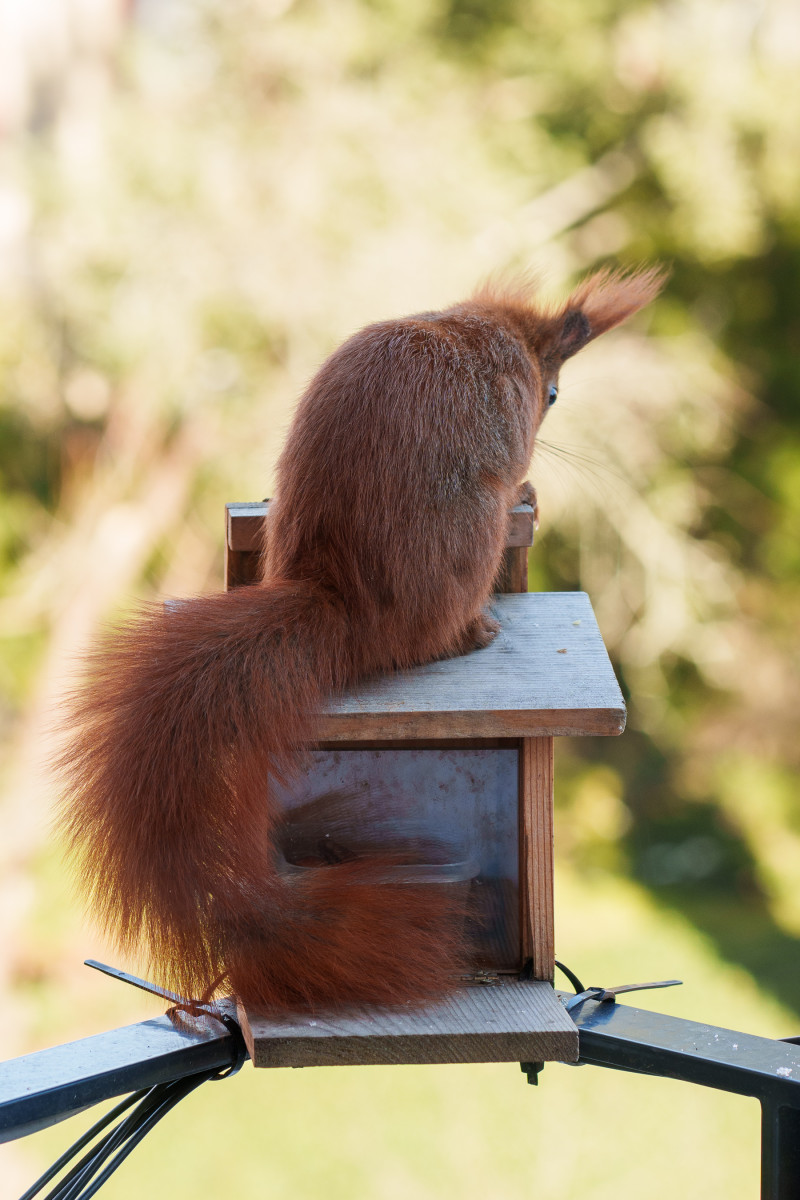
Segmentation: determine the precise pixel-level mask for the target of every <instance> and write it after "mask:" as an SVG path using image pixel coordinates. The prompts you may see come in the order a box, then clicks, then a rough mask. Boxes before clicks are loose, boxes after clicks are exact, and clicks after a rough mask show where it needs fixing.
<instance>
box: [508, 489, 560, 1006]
mask: <svg viewBox="0 0 800 1200" xmlns="http://www.w3.org/2000/svg"><path fill="white" fill-rule="evenodd" d="M533 534H534V524H533V511H532V510H531V509H530V508H527V506H523V505H520V507H519V508H517V509H515V510H514V512H513V513H512V517H511V524H510V526H509V536H508V543H507V546H506V550H505V552H504V554H503V563H502V566H501V568H500V572H499V573H498V577H497V590H498V592H515V593H519V592H527V590H528V547H529V546H532V545H533ZM553 875H554V863H553V739H552V738H551V737H531V738H521V739H520V752H519V899H520V932H521V940H522V962H523V964H525V963H528V962H530V963H531V967H532V970H531V974H532V976H533V978H534V979H543V980H546V981H547V982H550V983H552V981H553V976H554V974H555V926H554V910H553Z"/></svg>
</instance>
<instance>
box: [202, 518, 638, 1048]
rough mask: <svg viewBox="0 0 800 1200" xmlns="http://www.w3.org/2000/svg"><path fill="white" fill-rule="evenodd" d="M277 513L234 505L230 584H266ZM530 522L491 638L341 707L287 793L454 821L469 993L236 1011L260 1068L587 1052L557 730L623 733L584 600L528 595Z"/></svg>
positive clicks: (516, 547) (570, 595)
mask: <svg viewBox="0 0 800 1200" xmlns="http://www.w3.org/2000/svg"><path fill="white" fill-rule="evenodd" d="M267 508H268V505H267V503H262V504H229V505H228V506H227V538H226V562H225V571H226V587H227V588H232V587H238V586H242V585H246V584H247V583H250V582H252V581H253V580H254V579H255V578H256V576H257V569H258V551H259V547H260V545H261V539H262V536H263V522H264V520H265V518H266V515H267ZM533 532H534V514H533V510H532V509H531V508H530V507H529V506H528V505H519V506H518V507H517V508H515V509H513V510H512V512H511V513H510V518H509V532H508V539H507V548H506V551H505V556H504V563H503V569H502V571H501V574H500V579H499V589H500V590H499V591H498V592H497V594H495V595H494V596H493V598H492V603H491V609H492V615H493V616H494V617H496V619H497V620H498V621H499V622H500V632H499V634H498V635H497V637H496V638H495V639H494V641H493V642H492V643H491V644H490V645H489V646H488V647H487V648H486V649H483V650H479V651H475V652H473V653H471V654H467V655H464V656H462V657H459V658H450V659H445V660H442V661H438V662H433V663H429V664H428V665H426V666H424V667H418V668H415V669H413V670H409V671H401V672H397V673H396V674H394V675H391V676H386V677H384V678H380V679H376V680H371V681H369V682H365V683H362V684H360V685H359V686H358V687H357V688H356V689H354V690H353V691H350V692H348V693H346V694H345V695H344V696H342V697H340V698H337V699H335V700H332V701H331V702H330V703H329V705H328V707H327V709H326V711H325V713H324V715H323V718H322V721H321V724H320V728H319V738H320V740H319V743H318V744H317V746H316V747H315V748H314V749H313V750H312V752H311V754H310V757H309V760H308V763H307V765H306V767H305V769H304V773H303V775H302V777H301V778H300V779H299V780H298V781H296V782H295V783H294V784H293V785H292V786H291V787H289V788H285V789H283V791H282V792H281V793H280V794H279V798H280V800H281V802H282V803H284V804H285V805H287V806H288V807H289V808H291V807H292V805H293V804H299V803H300V802H301V800H302V802H303V803H307V802H309V801H311V802H313V800H314V798H315V797H316V796H324V795H329V794H332V793H333V794H336V795H348V794H351V795H352V794H360V795H364V796H367V797H370V796H372V795H374V796H375V797H376V801H375V803H376V810H375V820H376V824H377V826H378V828H379V825H380V820H381V808H382V806H384V805H385V804H386V803H387V802H389V803H398V802H399V803H400V804H401V806H402V808H403V811H402V813H401V814H397V813H394V814H393V816H394V817H395V818H396V819H398V818H399V819H402V820H404V821H407V822H408V823H409V827H411V826H413V827H415V828H430V829H435V830H446V833H447V839H448V842H449V844H450V845H452V846H454V847H457V849H456V850H454V851H453V854H452V855H451V859H452V861H450V862H447V863H441V864H440V871H444V872H445V873H446V872H447V871H449V872H450V875H449V876H448V877H447V878H448V880H449V881H450V882H452V883H453V884H455V885H458V886H462V887H463V886H468V887H470V888H471V889H472V894H473V896H474V897H475V904H476V906H477V910H478V911H479V913H480V920H479V921H478V922H476V929H477V930H478V932H477V933H476V935H475V938H474V947H473V959H474V961H473V963H472V965H471V967H470V969H469V971H468V973H467V974H466V975H465V976H464V977H463V979H462V980H461V983H462V984H463V986H461V987H459V988H458V989H457V991H456V993H455V995H454V996H453V997H452V998H451V999H449V1000H447V1001H446V1002H443V1003H441V1004H438V1005H436V1006H433V1007H430V1006H429V1007H427V1008H421V1009H416V1010H413V1011H411V1010H409V1011H406V1010H403V1011H401V1012H397V1011H391V1012H387V1011H383V1010H381V1011H378V1010H376V1011H375V1012H374V1013H364V1012H359V1013H358V1014H353V1015H345V1016H343V1015H341V1014H330V1015H329V1016H326V1015H325V1014H317V1015H316V1016H314V1017H309V1016H308V1015H307V1014H298V1016H297V1017H296V1018H294V1019H287V1018H283V1019H280V1020H275V1019H271V1018H268V1017H264V1016H262V1015H259V1014H256V1013H253V1012H248V1011H247V1010H246V1009H245V1008H244V1007H242V1006H240V1012H239V1016H240V1020H241V1024H242V1028H243V1031H244V1033H245V1037H246V1040H247V1043H248V1047H249V1050H250V1054H251V1057H252V1060H253V1062H254V1064H255V1066H257V1067H266V1066H316V1065H329V1064H335V1063H348V1064H357V1063H396V1062H406V1063H408V1062H415V1063H423V1062H490V1061H491V1062H498V1061H538V1062H545V1061H549V1060H550V1061H552V1060H557V1061H575V1060H576V1059H577V1054H578V1038H577V1031H576V1028H575V1026H574V1024H573V1022H572V1020H571V1019H570V1017H569V1016H568V1014H567V1013H566V1012H565V1010H564V1008H563V1007H562V1005H561V1003H560V1002H559V1000H558V998H557V996H556V993H555V991H554V990H553V987H552V980H553V972H554V953H555V951H554V917H553V739H554V738H555V737H585V736H590V735H601V736H608V735H615V734H619V733H621V732H622V730H623V728H624V725H625V705H624V702H623V699H622V695H621V693H620V690H619V686H618V684H617V681H616V679H615V677H614V672H613V670H612V668H611V664H610V662H609V659H608V654H607V653H606V649H605V646H604V644H603V640H602V637H601V636H600V632H599V630H598V628H597V622H596V621H595V618H594V614H593V612H592V608H591V604H590V603H589V599H588V597H587V596H586V595H585V594H584V593H582V592H536V593H529V592H528V591H527V554H528V547H529V546H530V545H532V544H533ZM395 798H401V799H400V800H399V801H397V800H396V799H395ZM402 969H403V966H402V963H398V971H402Z"/></svg>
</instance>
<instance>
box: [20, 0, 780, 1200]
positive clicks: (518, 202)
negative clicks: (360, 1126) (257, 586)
mask: <svg viewBox="0 0 800 1200" xmlns="http://www.w3.org/2000/svg"><path fill="white" fill-rule="evenodd" d="M57 7H58V6H54V11H55V8H57ZM69 7H70V6H69V5H66V6H65V8H69ZM79 7H80V6H77V5H76V6H75V13H74V14H73V15H74V17H75V22H76V23H75V29H77V30H78V33H73V35H70V36H73V41H72V42H69V39H68V38H67V35H66V34H65V35H64V37H65V38H67V40H66V41H65V42H64V44H63V45H61V50H60V51H59V53H58V54H56V53H55V52H53V57H52V61H48V60H47V56H46V53H45V50H44V49H41V48H40V50H39V51H38V52H37V54H38V57H37V58H36V69H35V70H34V69H31V72H30V77H29V80H28V85H29V86H28V89H27V91H26V92H25V96H24V97H23V100H24V102H23V101H20V104H19V106H18V111H17V116H16V119H15V121H12V120H11V118H10V117H8V114H6V115H5V117H6V118H8V119H5V118H4V128H5V130H6V133H5V139H4V141H3V143H2V145H0V482H1V483H2V491H1V493H0V611H2V614H3V633H2V636H3V639H4V650H5V651H6V653H5V654H4V661H3V666H2V671H0V688H2V695H1V696H0V732H2V733H3V736H4V745H5V747H6V749H7V754H6V756H5V763H6V765H5V769H4V779H5V800H4V802H3V803H4V810H3V811H4V828H5V829H6V831H7V834H8V837H7V845H6V847H5V850H4V854H5V859H4V870H5V871H6V876H7V878H8V879H10V880H11V881H12V884H10V885H9V886H8V888H7V889H6V890H7V896H6V894H5V893H4V894H3V896H0V903H3V904H4V908H5V910H6V911H7V912H8V913H9V914H10V917H9V921H10V924H9V928H11V929H12V931H13V935H12V936H9V938H8V939H7V946H6V950H5V955H6V958H5V959H4V960H3V965H4V967H5V968H6V976H7V984H8V994H9V995H20V996H22V997H23V998H24V1004H22V1005H20V1007H18V1008H17V1009H16V1010H14V1012H15V1020H17V1019H18V1018H19V1019H21V1018H20V1012H21V1009H22V1008H23V1007H24V1008H25V1011H26V1018H25V1019H26V1020H27V1022H28V1036H29V1037H30V1038H31V1039H33V1040H35V1039H36V1038H38V1037H39V1036H40V1035H41V1036H45V1034H44V1032H43V1030H44V1026H47V1028H48V1029H51V1028H52V1026H51V1025H50V1021H51V1019H52V1017H53V1013H54V1011H55V1010H56V1009H57V1008H58V1004H57V1003H56V998H57V997H58V996H62V997H63V996H65V995H67V996H69V997H71V1004H73V1005H75V1006H81V1005H83V1004H84V1003H86V1004H87V1005H88V1007H87V1008H86V1009H85V1020H86V1022H87V1024H86V1025H85V1026H84V1027H83V1032H89V1031H90V1029H91V1027H92V1025H91V1014H92V1012H93V1010H92V1009H91V1005H90V1004H89V1002H88V1001H87V987H86V985H85V984H81V983H79V982H76V979H75V977H74V974H73V973H72V970H71V968H70V967H69V966H68V965H67V960H68V958H69V957H70V955H71V956H72V959H75V960H77V959H79V957H80V955H81V952H82V950H84V949H85V943H84V942H82V941H80V939H79V935H78V933H77V930H78V929H79V921H80V917H79V915H78V914H77V910H76V909H75V908H69V907H68V906H67V904H66V900H65V885H64V881H63V877H62V875H61V874H60V872H59V871H58V870H55V869H53V868H52V866H50V867H47V868H46V869H44V868H43V867H42V860H41V854H42V845H43V843H44V841H45V840H46V837H47V826H46V820H47V816H46V814H47V806H48V804H49V801H50V794H49V790H48V786H47V785H46V784H45V785H40V786H38V787H37V786H35V785H34V783H33V766H34V764H35V762H36V761H38V760H39V759H41V758H43V757H44V751H43V745H44V740H45V739H44V731H45V727H46V724H47V719H48V718H47V711H48V709H49V708H50V707H52V705H53V704H55V703H57V698H58V696H59V694H60V692H61V691H62V690H63V687H64V686H65V676H66V674H67V671H68V666H69V663H70V662H71V661H72V659H73V658H74V656H75V655H76V654H77V652H78V651H79V650H80V648H81V646H83V645H85V644H86V642H87V641H88V640H89V639H90V638H91V637H92V636H93V635H94V634H95V633H96V631H97V628H98V626H99V624H100V623H101V622H102V621H103V620H105V619H107V618H108V617H109V616H110V615H113V614H114V613H115V612H117V611H118V610H120V609H121V608H125V607H127V606H128V605H129V604H130V603H131V602H132V598H133V597H135V596H142V595H145V596H148V595H156V594H163V593H171V592H173V593H180V592H191V591H196V590H201V589H204V588H210V587H216V586H219V581H220V577H221V544H222V525H221V506H222V503H223V502H224V501H225V500H231V499H256V498H259V497H261V496H263V495H266V494H267V493H268V492H269V490H270V488H271V486H272V469H273V464H274V460H275V456H276V454H277V451H278V449H279V447H280V444H281V441H282V438H283V434H284V431H285V429H286V426H287V424H288V418H289V413H290V411H291V405H292V403H293V401H294V399H295V398H296V397H297V396H298V395H299V394H300V392H301V391H302V388H303V386H304V383H305V381H306V380H307V379H308V378H309V376H310V375H311V373H312V372H313V370H314V369H315V367H316V365H317V364H318V363H319V362H320V361H321V359H322V358H323V357H324V355H325V354H326V353H328V352H329V350H330V349H331V348H332V347H333V346H334V345H336V344H337V342H338V341H339V340H341V338H342V337H344V336H345V335H346V334H348V333H349V332H350V331H351V330H352V329H354V328H355V327H357V326H358V325H359V324H362V323H364V322H366V321H369V320H372V319H377V318H381V317H384V316H389V315H394V314H399V313H402V312H405V311H409V310H414V309H425V308H431V307H435V306H436V305H438V304H442V303H447V302H448V301H451V300H453V299H456V298H460V296H461V295H463V294H464V293H466V292H467V291H468V290H469V289H470V288H471V287H472V286H474V284H475V283H477V282H478V281H479V280H480V279H481V278H482V277H484V276H486V275H487V274H489V273H490V272H493V271H509V272H512V273H513V272H514V271H519V270H525V269H528V268H531V267H532V268H534V269H536V270H538V271H540V272H541V274H542V275H543V276H544V277H545V278H546V281H547V287H548V288H549V289H550V290H553V291H558V290H562V291H563V289H564V288H565V287H566V286H568V284H569V283H570V282H571V281H572V279H574V278H575V277H576V276H578V275H579V274H580V273H581V272H584V271H586V270H590V269H592V268H594V267H596V266H597V265H602V264H604V263H606V262H613V263H619V262H621V263H623V264H628V263H636V262H639V261H642V260H657V261H666V262H667V263H668V264H670V266H671V268H672V277H671V281H670V283H669V285H668V289H667V291H666V293H665V294H664V296H663V297H662V298H661V299H660V300H659V301H658V302H657V304H656V305H655V306H654V307H653V309H652V311H651V312H649V313H646V314H643V315H642V316H641V318H640V319H639V320H638V321H637V322H634V323H633V325H632V327H631V328H630V329H627V330H625V331H622V332H620V333H618V334H615V335H613V336H611V337H609V338H608V339H604V340H603V341H602V342H601V343H598V345H597V346H596V347H593V348H592V349H591V350H588V351H587V352H586V354H585V355H582V356H580V358H579V359H577V360H576V362H575V363H574V364H570V367H569V368H568V370H567V371H565V373H564V378H563V380H562V391H561V396H560V399H559V404H558V405H557V406H556V408H555V409H554V411H553V413H552V415H551V416H550V417H549V418H548V422H547V425H546V427H545V429H544V431H543V444H542V446H541V447H540V448H539V449H537V453H536V456H535V461H534V465H533V468H532V472H531V474H532V478H533V479H534V481H535V483H536V484H537V487H538V489H539V495H540V501H541V505H542V513H543V523H542V531H541V536H540V539H539V542H538V544H537V546H536V547H535V549H534V552H533V554H532V556H531V586H534V587H546V588H567V589H570V588H575V587H584V588H585V589H586V590H587V591H588V592H589V593H590V595H591V597H592V600H593V602H594V604H595V607H596V610H597V612H598V617H599V620H600V624H601V628H602V630H603V632H604V635H605V637H606V639H607V642H608V645H609V649H610V651H611V654H612V657H613V659H614V662H615V666H616V667H617V670H618V673H619V675H620V678H621V680H622V682H623V686H624V689H625V692H626V695H627V697H628V700H629V705H630V721H629V729H628V732H627V733H626V734H625V736H624V737H623V738H621V739H611V740H608V741H599V740H595V739H593V740H591V741H590V742H587V743H585V744H582V745H580V746H576V745H575V744H570V745H565V746H562V747H560V748H559V770H558V776H557V778H558V781H559V794H558V804H559V812H558V834H557V845H558V849H559V853H560V855H561V860H562V866H561V870H562V872H564V873H565V875H566V877H567V878H569V879H573V878H578V877H579V878H580V880H581V884H580V888H582V889H583V891H580V895H581V901H580V904H583V905H586V904H588V903H589V902H588V899H587V897H589V896H590V895H591V894H592V891H593V889H597V890H599V891H600V892H601V893H602V891H603V889H604V888H617V889H618V892H617V893H616V894H617V895H618V896H624V897H625V898H627V902H628V903H629V905H630V906H631V911H633V910H634V909H635V908H636V905H637V904H638V905H641V904H643V903H645V904H648V905H652V908H649V909H647V910H646V911H648V912H649V913H650V918H649V919H650V921H651V924H652V928H653V929H656V928H658V929H659V930H662V929H663V928H665V927H666V926H665V925H664V924H663V922H665V921H666V922H668V921H669V920H670V919H672V918H675V919H678V918H680V919H682V920H684V921H686V922H687V923H690V924H691V925H693V926H694V927H695V928H696V929H697V930H699V931H700V933H701V937H702V944H703V945H704V946H706V947H707V948H708V955H709V956H711V957H714V961H719V962H722V961H724V960H727V962H728V963H729V964H731V966H730V970H731V971H732V972H733V975H732V976H731V978H734V977H735V978H741V977H740V976H737V975H736V971H737V969H738V968H739V967H741V968H744V969H745V970H746V971H747V972H749V973H750V974H751V975H752V976H754V977H755V978H756V979H757V980H758V984H759V987H760V989H761V992H760V994H761V996H762V997H767V996H768V995H769V994H770V993H771V994H772V997H773V998H775V999H777V1000H780V1001H781V1002H782V1003H783V1004H784V1005H785V1006H786V1007H787V1008H790V1009H791V1010H793V1011H794V1012H795V1013H798V1012H800V1002H799V1001H798V986H797V983H798V962H799V961H800V956H799V955H798V950H799V949H800V893H799V892H798V887H797V882H798V876H799V875H800V816H798V812H799V811H800V810H798V806H797V803H796V800H795V793H796V778H797V769H798V765H800V763H799V760H800V739H798V736H797V713H798V711H800V623H799V622H798V611H799V610H800V550H798V545H800V539H798V528H800V403H798V397H799V394H800V359H798V355H797V347H798V344H799V343H800V288H798V286H797V279H798V276H800V202H799V201H798V197H800V146H798V134H797V131H798V129H800V89H798V87H797V78H798V71H799V70H800V17H798V13H797V8H796V5H795V4H794V3H793V0H765V3H763V4H761V5H753V4H750V3H746V2H745V0H736V2H734V3H732V2H731V0H675V3H672V4H669V5H666V4H662V3H659V2H657V0H626V2H625V3H612V0H558V3H556V2H555V0H502V2H497V0H433V2H427V0H426V2H425V3H423V2H422V0H403V2H402V3H401V2H400V0H335V2H334V0H295V2H294V3H292V0H242V2H241V3H238V4H236V5H223V4H221V3H219V0H194V2H192V3H189V2H188V0H162V2H161V3H156V2H155V0H148V2H145V0H140V3H138V4H134V5H132V6H129V7H128V8H127V9H125V8H124V6H111V5H109V6H108V7H109V11H111V8H112V7H113V8H114V11H115V12H119V13H124V14H126V15H125V16H124V18H123V17H122V16H120V17H119V23H118V24H117V25H113V23H112V25H111V26H109V27H108V28H110V29H111V32H110V33H108V31H107V36H104V39H100V40H98V39H97V38H95V39H94V40H93V36H94V35H92V36H90V35H89V33H88V32H86V30H84V31H83V34H81V33H80V30H81V29H82V26H80V22H79V20H78V16H79ZM101 7H102V6H101ZM98 11H99V10H98ZM54 19H55V18H54ZM104 28H105V27H104ZM49 44H50V43H48V42H46V41H45V42H44V43H43V45H44V46H45V47H46V46H47V45H49ZM65 47H66V48H65ZM51 48H52V47H51ZM2 103H3V100H2V95H0V106H2ZM0 115H2V114H1V113H0ZM31 878H33V879H35V880H36V882H37V886H38V888H39V900H38V902H37V901H35V900H32V899H31V898H30V896H29V895H28V892H26V891H25V887H24V886H23V885H22V883H24V881H25V880H30V879H31ZM21 880H22V883H20V881H21ZM12 885H13V886H12ZM577 886H578V885H576V887H577ZM578 890H580V889H578ZM567 891H568V892H569V894H570V896H572V897H573V900H574V895H573V893H574V894H575V895H577V892H576V891H575V888H572V887H571V890H570V889H567ZM20 896H28V899H20ZM4 897H5V899H4ZM43 897H44V898H43ZM643 897H645V898H646V897H649V899H646V900H643ZM637 898H638V899H637ZM564 903H565V909H566V911H567V913H568V919H566V920H565V922H564V924H563V925H562V930H561V933H560V937H561V938H562V939H563V941H562V942H561V943H560V948H561V953H562V954H564V956H565V957H566V958H567V959H568V961H569V960H570V953H571V951H570V945H577V946H579V947H580V948H581V950H582V952H583V953H586V954H589V955H591V953H592V949H591V947H592V945H593V944H594V943H593V941H592V938H591V937H590V936H589V931H588V930H586V929H584V930H583V934H581V933H579V930H580V929H581V926H580V917H581V913H582V912H583V911H585V910H583V909H581V908H580V905H577V907H575V908H572V909H570V908H569V903H572V901H565V902H564ZM576 903H577V902H576ZM37 905H38V907H37ZM612 907H613V906H612ZM659 909H660V912H659V911H658V910H659ZM636 911H639V910H638V909H637V910H636ZM641 911H645V910H644V909H642V910H641ZM70 913H71V914H72V915H71V916H70V915H68V914H70ZM43 914H44V915H43ZM56 914H57V919H56ZM65 925H66V926H69V929H65V928H64V926H65ZM687 928H688V924H687ZM56 929H57V934H56V932H55V930H56ZM615 929H616V926H615V924H614V921H611V922H610V924H609V929H608V932H607V936H606V937H605V939H603V938H601V940H600V945H601V946H602V947H603V948H604V956H605V957H604V958H603V959H602V961H604V962H613V961H616V960H615V959H614V957H613V944H614V937H615V932H614V930H615ZM565 930H566V931H570V930H571V932H565ZM48 931H49V932H48ZM639 936H640V940H639V943H638V944H639V945H640V947H641V953H640V955H639V957H641V958H647V956H648V953H649V948H648V946H647V934H646V933H645V932H640V935H639ZM658 936H661V935H660V934H659V935H658ZM623 940H624V939H623ZM633 940H634V941H635V939H633ZM79 941H80V947H81V948H80V949H78V948H77V945H78V942H79ZM565 942H566V943H567V944H566V945H565V944H564V943H565ZM625 944H626V945H628V944H632V943H629V942H626V943H625ZM598 953H599V951H598ZM711 957H709V959H708V961H709V962H710V961H711ZM6 960H7V961H6ZM575 965H576V966H577V967H580V964H579V963H577V962H576V963H575ZM658 970H659V968H657V967H655V965H654V967H653V973H656V972H657V971H658ZM660 970H661V973H662V974H670V973H674V970H673V968H672V967H671V966H670V965H669V964H667V963H664V964H663V966H662V967H661V968H660ZM633 973H634V974H636V973H638V972H637V970H636V969H635V968H633ZM642 973H643V974H645V975H647V974H648V972H647V971H646V970H643V972H642ZM597 974H598V978H600V981H601V982H607V981H608V980H606V979H605V972H604V970H603V968H602V965H598V967H597ZM742 977H743V976H742ZM610 982H617V980H616V979H614V980H610ZM765 1003H766V1000H765ZM690 1011H691V1010H690ZM749 1011H750V1010H748V1013H749ZM43 1014H47V1019H46V1020H45V1018H44V1016H43ZM86 1014H88V1016H87V1015H86ZM705 1015H706V1017H707V1019H709V1020H713V1019H716V1018H715V1016H714V1013H713V1012H711V1011H709V1012H707V1013H706V1014H705ZM786 1032H790V1031H789V1030H787V1031H786ZM576 1186H577V1185H576ZM709 1186H711V1184H709ZM389 1191H391V1189H388V1191H387V1194H389ZM254 1194H256V1193H254ZM542 1194H544V1193H542ZM548 1194H549V1193H548ZM553 1194H556V1193H555V1191H554V1192H553ZM576 1194H577V1193H576ZM604 1194H605V1193H604V1192H603V1191H602V1190H597V1191H596V1192H593V1193H592V1195H597V1196H600V1195H604ZM650 1194H653V1195H655V1192H651V1193H650Z"/></svg>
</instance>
